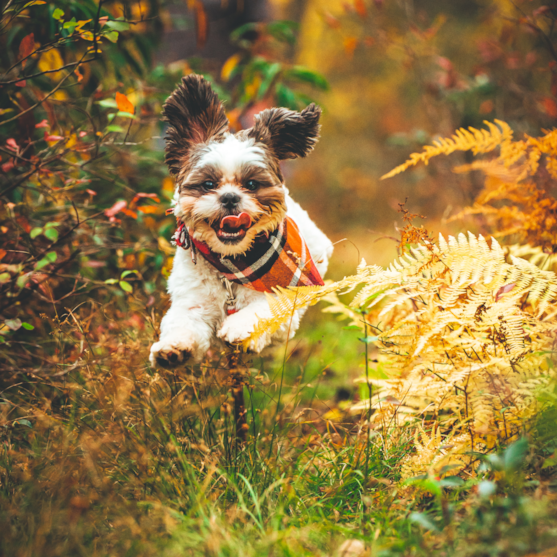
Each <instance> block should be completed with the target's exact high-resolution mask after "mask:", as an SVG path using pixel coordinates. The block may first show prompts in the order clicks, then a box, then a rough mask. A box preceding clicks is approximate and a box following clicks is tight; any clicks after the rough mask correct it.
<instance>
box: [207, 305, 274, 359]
mask: <svg viewBox="0 0 557 557" xmlns="http://www.w3.org/2000/svg"><path fill="white" fill-rule="evenodd" d="M258 321H259V317H257V315H256V314H255V313H253V312H251V311H246V310H242V311H239V312H238V313H233V314H232V315H230V316H228V317H227V318H226V319H225V320H224V323H223V324H222V327H221V329H220V331H219V332H218V333H217V336H218V337H219V338H221V339H222V340H224V342H228V343H229V344H240V343H243V342H244V341H245V340H247V339H248V338H249V337H250V336H251V334H252V333H253V331H254V330H255V326H256V325H257V322H258ZM269 341H270V336H269V335H268V334H267V333H263V334H262V335H261V336H259V337H258V338H257V339H252V340H250V342H249V345H248V348H249V350H251V351H252V352H261V350H263V348H265V346H267V345H268V344H269Z"/></svg>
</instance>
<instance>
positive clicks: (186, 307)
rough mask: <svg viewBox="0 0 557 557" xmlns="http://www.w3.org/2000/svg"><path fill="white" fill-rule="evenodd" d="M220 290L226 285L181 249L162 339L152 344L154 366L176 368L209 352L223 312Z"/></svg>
mask: <svg viewBox="0 0 557 557" xmlns="http://www.w3.org/2000/svg"><path fill="white" fill-rule="evenodd" d="M216 289H218V290H221V289H222V288H221V286H220V284H219V283H218V282H217V281H216V279H215V278H214V276H211V275H208V274H207V273H206V272H205V271H204V267H203V265H202V264H198V267H194V266H193V264H192V262H191V259H190V256H189V252H186V251H185V250H182V249H179V250H178V251H177V252H176V257H175V259H174V266H173V268H172V273H171V276H170V278H169V280H168V292H169V293H170V297H171V300H172V305H171V306H170V309H169V310H168V312H167V313H166V315H165V316H164V317H163V319H162V322H161V336H160V340H159V341H158V342H155V344H153V346H152V347H151V354H150V358H149V359H150V361H151V364H152V365H153V366H156V365H158V366H162V367H176V366H179V365H181V364H184V363H185V362H186V361H188V360H200V359H201V358H202V357H203V356H204V355H205V353H206V352H207V350H209V347H210V345H211V339H212V338H213V335H214V329H215V323H216V322H217V320H218V319H220V318H221V315H222V311H221V309H220V308H219V307H218V305H217V306H215V304H214V303H212V302H213V299H214V297H215V290H216Z"/></svg>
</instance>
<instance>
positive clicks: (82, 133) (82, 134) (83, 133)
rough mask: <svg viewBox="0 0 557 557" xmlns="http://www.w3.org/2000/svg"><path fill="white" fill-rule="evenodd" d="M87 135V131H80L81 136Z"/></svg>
mask: <svg viewBox="0 0 557 557" xmlns="http://www.w3.org/2000/svg"><path fill="white" fill-rule="evenodd" d="M86 135H87V132H79V137H85V136H86Z"/></svg>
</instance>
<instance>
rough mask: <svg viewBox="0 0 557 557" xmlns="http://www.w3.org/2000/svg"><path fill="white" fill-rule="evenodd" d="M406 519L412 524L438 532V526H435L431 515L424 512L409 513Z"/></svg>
mask: <svg viewBox="0 0 557 557" xmlns="http://www.w3.org/2000/svg"><path fill="white" fill-rule="evenodd" d="M408 520H410V522H412V523H414V524H418V525H419V526H421V527H422V528H425V529H426V530H431V531H433V532H439V528H438V527H437V525H436V524H435V522H433V520H432V519H431V517H430V516H428V515H427V514H425V513H417V512H413V513H410V516H409V517H408Z"/></svg>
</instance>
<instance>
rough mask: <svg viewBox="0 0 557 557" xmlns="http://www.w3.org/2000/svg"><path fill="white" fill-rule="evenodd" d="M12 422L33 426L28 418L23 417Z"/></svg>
mask: <svg viewBox="0 0 557 557" xmlns="http://www.w3.org/2000/svg"><path fill="white" fill-rule="evenodd" d="M14 424H19V425H25V426H27V427H33V425H32V424H31V422H30V421H29V420H26V419H25V418H20V419H19V420H15V421H14Z"/></svg>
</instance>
